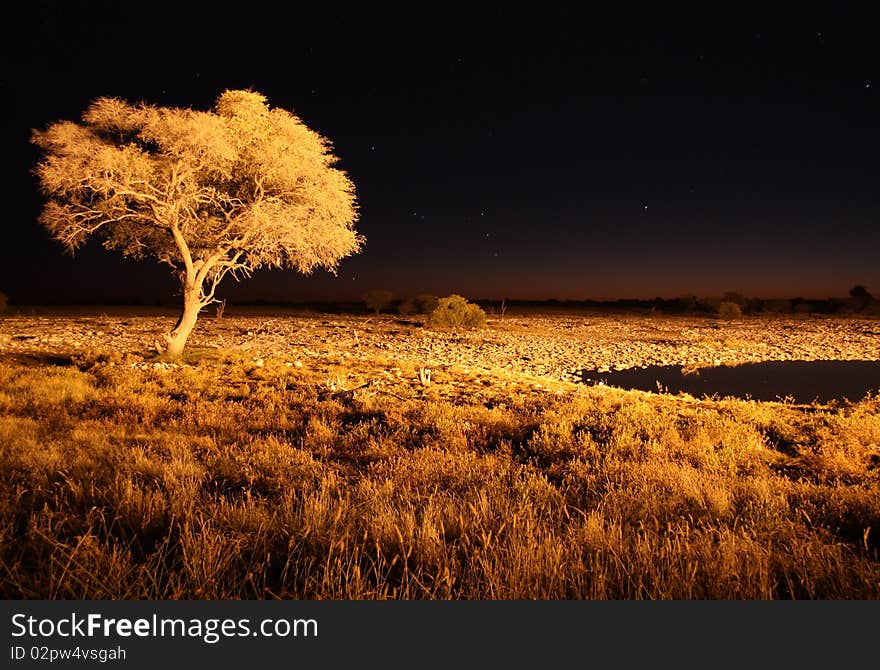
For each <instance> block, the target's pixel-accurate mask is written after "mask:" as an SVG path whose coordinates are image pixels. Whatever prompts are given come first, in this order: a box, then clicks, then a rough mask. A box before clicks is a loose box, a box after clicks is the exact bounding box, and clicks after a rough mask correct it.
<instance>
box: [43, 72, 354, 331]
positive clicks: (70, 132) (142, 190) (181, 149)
mask: <svg viewBox="0 0 880 670" xmlns="http://www.w3.org/2000/svg"><path fill="white" fill-rule="evenodd" d="M33 142H34V143H35V144H36V145H37V146H39V147H40V148H41V149H42V150H43V152H44V156H43V159H42V160H41V161H40V162H39V164H38V165H37V167H36V174H37V176H38V178H39V181H40V185H41V187H42V189H43V191H44V193H45V195H46V196H47V202H46V204H45V206H44V209H43V212H42V214H41V217H40V222H41V223H42V224H43V225H44V226H45V227H46V228H47V229H48V230H49V232H50V233H51V234H52V236H53V237H54V238H55V239H57V240H58V241H60V242H61V243H62V244H64V245H65V247H66V248H67V249H68V250H70V251H71V252H72V251H74V250H75V249H77V248H78V247H80V246H81V245H83V244H84V243H85V242H86V241H87V240H88V239H89V238H90V237H93V236H95V237H98V238H99V239H101V241H102V243H103V245H104V246H105V247H106V248H108V249H116V250H119V251H120V252H122V253H123V254H124V255H125V256H129V257H132V258H137V259H141V258H148V257H152V258H155V259H157V260H159V261H160V262H162V263H166V264H168V265H170V266H171V267H173V268H174V269H175V270H176V271H177V272H178V273H179V276H180V278H181V282H182V284H183V286H184V294H185V303H186V293H187V291H189V292H190V293H191V294H192V295H191V296H190V297H191V298H192V301H193V304H195V302H197V303H198V309H201V308H202V307H204V306H206V305H208V304H210V303H211V302H212V301H213V300H214V292H215V290H216V288H217V285H218V283H219V282H220V280H221V279H222V278H223V277H224V276H225V275H227V274H229V273H232V274H233V275H234V276H238V275H245V276H247V275H249V274H250V273H251V272H253V271H254V270H256V269H258V268H261V267H276V268H285V267H286V268H294V269H296V270H298V271H300V272H303V273H309V272H311V271H312V270H314V269H315V268H318V267H323V268H325V269H327V270H329V271H331V272H335V270H336V268H337V266H338V262H339V261H340V259H342V258H344V257H345V256H348V255H349V254H353V253H356V252H357V251H359V250H360V248H361V246H362V244H363V237H362V236H361V235H359V234H358V233H357V232H356V231H355V229H354V224H355V222H356V220H357V216H358V215H357V204H356V199H355V191H354V185H353V184H352V182H351V181H350V180H349V178H348V176H347V175H346V174H345V173H344V172H343V171H342V170H340V169H338V168H336V167H334V164H335V163H336V162H337V158H336V157H335V156H334V155H333V154H332V152H331V145H330V142H329V141H328V140H327V139H326V138H324V137H322V136H321V135H320V134H318V133H316V132H315V131H313V130H311V129H309V128H308V127H306V125H305V124H304V123H303V122H302V121H301V120H300V119H299V118H298V117H297V116H296V115H295V114H293V113H291V112H288V111H286V110H284V109H280V108H270V106H269V105H268V103H267V100H266V98H265V97H264V96H263V95H261V94H260V93H256V92H253V91H242V90H227V91H225V92H224V93H222V94H221V95H220V96H219V98H218V99H217V102H216V105H215V107H214V109H213V110H211V111H195V110H191V109H181V108H174V107H157V106H153V105H149V104H145V103H139V104H130V103H128V102H126V101H124V100H120V99H118V98H99V99H97V100H95V101H94V102H93V103H92V104H91V105H90V106H89V107H88V109H87V110H86V111H85V113H84V114H83V115H82V122H81V123H75V122H72V121H59V122H56V123H53V124H51V125H49V126H48V128H47V129H45V130H42V131H34V133H33ZM198 309H197V310H196V312H197V311H198ZM193 322H194V320H193ZM187 335H188V333H187ZM184 340H185V337H184Z"/></svg>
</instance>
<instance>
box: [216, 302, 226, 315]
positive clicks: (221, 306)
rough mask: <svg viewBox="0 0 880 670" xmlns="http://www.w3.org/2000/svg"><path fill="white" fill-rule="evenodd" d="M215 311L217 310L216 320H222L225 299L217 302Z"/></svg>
mask: <svg viewBox="0 0 880 670" xmlns="http://www.w3.org/2000/svg"><path fill="white" fill-rule="evenodd" d="M215 309H216V310H217V318H218V319H222V318H223V312H225V311H226V299H225V298H224V299H223V300H218V301H217V307H216V308H215Z"/></svg>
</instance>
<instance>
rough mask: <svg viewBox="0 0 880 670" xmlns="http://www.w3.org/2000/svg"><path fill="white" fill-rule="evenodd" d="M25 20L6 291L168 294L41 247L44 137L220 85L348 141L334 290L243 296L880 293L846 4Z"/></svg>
mask: <svg viewBox="0 0 880 670" xmlns="http://www.w3.org/2000/svg"><path fill="white" fill-rule="evenodd" d="M20 4H22V5H25V7H24V8H20V9H18V10H15V11H17V12H18V13H17V14H16V15H14V16H13V17H12V20H11V21H9V22H7V23H6V27H5V28H6V31H7V33H8V34H7V35H6V36H5V39H4V40H3V47H2V48H3V54H4V55H3V61H4V62H3V70H2V82H0V85H2V93H3V96H4V98H5V99H4V100H3V110H4V114H5V116H6V118H5V120H4V132H3V142H4V145H3V156H4V164H5V166H6V171H7V175H6V178H7V186H8V188H7V190H6V194H5V196H6V200H7V202H9V201H11V203H12V206H11V207H6V208H5V212H4V214H5V215H4V219H5V220H4V222H3V223H4V227H5V230H6V231H7V234H6V236H5V239H4V242H3V246H2V252H0V253H2V258H3V262H2V263H0V291H3V292H5V293H6V294H8V295H9V296H10V298H11V300H12V301H13V302H14V303H18V304H26V303H52V302H64V301H71V300H72V301H82V302H102V301H119V300H127V299H138V300H142V301H153V300H156V299H171V298H173V293H174V290H175V289H174V286H173V284H172V280H171V277H170V275H169V274H168V272H167V268H162V267H160V266H158V265H153V264H150V263H136V262H133V261H128V260H124V259H121V258H120V257H118V256H117V255H115V254H112V253H108V252H105V251H104V250H103V249H101V248H100V247H89V248H86V249H84V250H83V251H81V252H78V254H77V256H76V257H74V258H70V257H69V256H67V255H65V254H64V253H63V251H62V249H61V247H60V245H58V244H57V243H55V242H53V241H52V240H50V239H49V238H48V235H47V234H46V233H45V232H44V231H43V230H41V229H40V227H39V225H38V224H37V223H36V216H37V213H38V212H39V209H40V206H41V196H40V194H39V192H38V189H37V185H36V181H35V179H34V177H33V176H32V175H31V174H30V172H29V171H30V170H31V168H32V167H33V165H34V164H35V162H36V160H37V153H36V150H35V149H34V148H33V147H31V146H30V145H29V144H28V138H29V134H30V129H31V128H34V127H44V126H45V125H46V124H48V123H50V122H52V121H56V120H59V119H65V118H66V119H76V118H78V116H79V115H80V113H81V112H82V111H83V109H84V108H85V107H86V106H87V104H88V103H89V101H90V100H92V99H94V98H95V97H98V96H108V95H109V96H119V97H123V98H126V99H129V100H131V101H138V100H143V101H147V102H151V103H155V104H167V105H175V106H185V107H193V108H202V109H207V108H208V107H210V105H211V104H212V103H213V101H214V99H215V98H216V96H217V95H218V94H219V93H220V92H222V91H223V90H224V89H226V88H252V89H253V90H257V91H259V92H261V93H263V94H264V95H266V96H267V97H268V98H269V101H270V104H272V105H276V106H280V107H284V108H287V109H289V110H292V111H294V112H295V113H297V114H298V115H299V116H300V117H301V118H302V119H303V121H304V122H305V123H306V124H307V125H309V126H310V127H312V128H313V129H315V130H317V131H319V132H321V133H322V134H324V135H325V136H327V137H328V138H330V140H331V141H332V142H333V144H334V147H335V153H336V154H337V155H338V156H339V157H340V158H341V162H340V164H339V165H340V167H342V168H343V169H345V170H346V171H347V172H348V173H349V175H350V176H351V178H352V180H353V181H354V183H355V186H356V188H357V194H358V201H359V204H360V211H361V218H360V222H359V223H358V229H359V230H360V232H362V233H363V234H364V235H365V236H366V239H367V243H366V246H365V248H364V250H363V251H362V252H361V253H360V254H359V255H357V256H353V257H350V258H348V259H345V260H344V261H342V263H341V265H340V269H339V273H338V276H336V277H333V276H331V275H329V274H328V273H326V272H318V273H315V274H313V275H311V276H309V277H302V276H300V275H297V274H296V273H295V272H293V271H289V272H282V271H277V270H276V271H261V272H258V273H257V274H256V275H255V276H254V277H253V278H252V279H250V280H246V281H244V282H243V283H241V284H236V283H235V282H234V281H232V280H226V283H224V285H222V287H221V291H220V292H221V293H222V294H223V295H225V296H227V297H229V298H230V300H231V301H236V300H239V301H244V300H293V301H299V300H309V299H328V298H330V299H334V298H340V299H351V298H358V297H359V296H360V295H361V294H362V293H363V292H364V291H366V290H369V289H372V288H386V289H389V290H391V291H393V292H394V293H395V294H396V295H399V296H402V295H404V294H413V293H419V292H432V293H436V294H443V295H445V294H448V293H452V292H457V293H461V294H464V295H467V296H469V297H472V298H500V297H501V296H507V297H520V298H560V299H579V298H608V299H611V298H618V297H643V298H651V297H655V296H663V297H674V296H677V295H681V294H684V293H694V294H697V295H713V294H719V293H721V292H723V291H728V290H734V291H739V292H742V293H746V294H749V295H757V296H761V297H782V296H784V297H796V296H802V297H829V296H845V295H846V293H847V291H848V289H849V288H850V287H852V286H853V285H855V284H863V285H866V286H867V287H868V289H869V290H872V291H873V292H874V293H875V294H880V262H878V257H880V254H878V249H880V188H878V187H880V180H878V177H880V39H878V36H877V31H876V26H875V23H874V22H873V21H871V20H870V19H869V16H867V15H859V14H858V13H849V14H847V13H844V11H843V10H839V9H836V8H835V6H834V4H833V3H828V5H826V6H825V8H819V9H817V8H815V7H813V8H811V9H804V7H805V5H798V4H794V3H792V4H790V5H789V6H788V11H786V12H781V11H780V12H779V14H778V15H772V14H770V13H768V12H767V10H764V11H762V12H759V13H748V12H746V11H745V10H743V11H740V10H739V9H738V7H739V5H738V4H737V3H727V4H718V3H706V5H707V7H706V8H705V9H704V10H701V11H693V10H687V11H685V10H682V11H680V12H674V11H670V10H666V9H663V10H657V9H655V10H652V11H650V12H649V11H644V10H641V9H639V6H638V5H637V4H631V3H618V4H620V5H622V6H623V7H622V9H620V10H619V11H618V12H615V13H609V12H605V11H604V10H603V11H599V10H597V9H578V10H574V9H568V10H566V9H560V8H559V7H560V6H559V5H554V3H529V5H528V6H527V7H526V8H525V9H514V8H512V7H511V6H508V3H499V5H500V6H499V8H494V9H475V7H477V3H470V4H469V5H455V4H446V3H432V4H426V6H424V7H420V8H415V7H410V8H409V9H405V8H398V7H394V6H391V5H383V4H381V3H357V5H355V6H354V8H346V6H345V5H341V4H339V3H317V4H318V5H319V6H326V9H321V8H318V7H313V8H311V9H305V8H303V7H301V6H300V3H277V4H276V5H273V4H261V3H259V2H244V3H239V4H238V5H237V6H236V11H235V13H234V14H233V13H229V11H228V10H226V9H224V7H226V5H225V4H224V3H210V4H207V3H206V4H204V5H202V6H201V8H200V9H194V7H198V5H192V4H187V3H183V2H178V3H158V2H150V3H135V2H119V3H115V2H90V3H84V2H61V1H58V2H30V3H20ZM412 4H413V5H416V4H419V5H421V4H422V3H412ZM588 4H591V3H588ZM653 4H657V3H653ZM664 5H665V3H664ZM574 6H580V3H579V4H578V5H574V4H572V7H574ZM404 7H405V6H404ZM7 18H9V17H7Z"/></svg>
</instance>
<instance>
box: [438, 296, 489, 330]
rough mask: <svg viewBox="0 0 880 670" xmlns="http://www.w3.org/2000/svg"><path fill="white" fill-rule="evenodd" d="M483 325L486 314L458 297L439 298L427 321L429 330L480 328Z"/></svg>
mask: <svg viewBox="0 0 880 670" xmlns="http://www.w3.org/2000/svg"><path fill="white" fill-rule="evenodd" d="M485 324H486V312H484V311H483V310H482V309H480V307H479V306H477V305H474V304H473V303H470V302H468V301H467V300H465V299H464V298H462V297H461V296H460V295H450V296H448V297H446V298H440V299H439V300H438V303H437V307H436V308H435V309H434V311H433V312H431V316H430V318H429V319H428V325H429V326H431V328H482V327H483V326H484V325H485Z"/></svg>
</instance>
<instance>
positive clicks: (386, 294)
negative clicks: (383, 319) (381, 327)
mask: <svg viewBox="0 0 880 670" xmlns="http://www.w3.org/2000/svg"><path fill="white" fill-rule="evenodd" d="M393 297H394V295H393V294H392V293H391V291H385V290H382V289H375V290H372V291H367V292H366V293H365V294H364V304H366V306H367V308H368V309H370V310H371V311H372V312H374V313H375V314H378V313H379V312H381V311H382V310H383V309H385V308H386V307H388V306H389V305H390V304H391V299H392V298H393Z"/></svg>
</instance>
